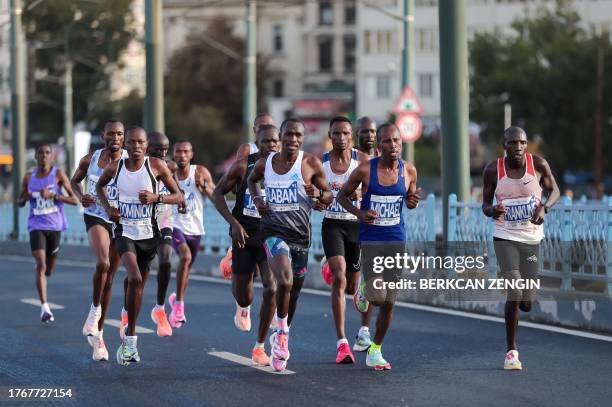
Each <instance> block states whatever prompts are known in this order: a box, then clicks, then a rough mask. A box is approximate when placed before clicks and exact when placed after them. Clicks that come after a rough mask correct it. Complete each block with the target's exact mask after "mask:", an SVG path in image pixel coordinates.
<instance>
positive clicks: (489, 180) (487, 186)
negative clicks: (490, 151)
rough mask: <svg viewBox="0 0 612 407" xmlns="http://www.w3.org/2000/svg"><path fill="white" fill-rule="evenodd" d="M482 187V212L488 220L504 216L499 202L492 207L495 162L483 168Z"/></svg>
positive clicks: (495, 174) (503, 210) (495, 175)
mask: <svg viewBox="0 0 612 407" xmlns="http://www.w3.org/2000/svg"><path fill="white" fill-rule="evenodd" d="M482 185H483V186H482V212H483V213H484V214H485V216H487V217H489V218H491V217H492V218H493V219H498V218H499V217H500V216H501V215H503V214H504V212H505V209H504V206H503V205H502V203H501V202H498V203H497V205H493V198H494V197H495V188H496V187H497V161H493V162H492V163H490V164H489V165H487V166H486V167H485V169H484V172H483V174H482Z"/></svg>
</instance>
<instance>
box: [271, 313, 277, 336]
mask: <svg viewBox="0 0 612 407" xmlns="http://www.w3.org/2000/svg"><path fill="white" fill-rule="evenodd" d="M277 329H278V325H277V323H276V309H275V310H274V316H273V317H272V321H270V330H271V331H276V330H277Z"/></svg>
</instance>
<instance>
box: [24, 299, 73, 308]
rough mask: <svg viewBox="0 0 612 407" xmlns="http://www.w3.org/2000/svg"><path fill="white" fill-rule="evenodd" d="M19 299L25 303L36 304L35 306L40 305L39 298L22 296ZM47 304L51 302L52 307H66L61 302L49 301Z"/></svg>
mask: <svg viewBox="0 0 612 407" xmlns="http://www.w3.org/2000/svg"><path fill="white" fill-rule="evenodd" d="M19 301H21V302H23V303H24V304H30V305H34V306H35V307H40V300H39V299H37V298H22V299H20V300H19ZM47 304H49V308H51V309H64V306H63V305H60V304H55V303H52V302H48V303H47Z"/></svg>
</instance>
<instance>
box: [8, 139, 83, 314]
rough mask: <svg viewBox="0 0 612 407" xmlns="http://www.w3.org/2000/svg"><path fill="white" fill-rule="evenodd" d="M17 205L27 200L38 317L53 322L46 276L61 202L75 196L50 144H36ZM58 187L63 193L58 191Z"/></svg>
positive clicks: (61, 226) (63, 224) (55, 248)
mask: <svg viewBox="0 0 612 407" xmlns="http://www.w3.org/2000/svg"><path fill="white" fill-rule="evenodd" d="M21 185H22V187H21V195H20V197H19V206H20V207H23V206H25V204H26V202H28V201H29V202H30V214H29V215H28V232H29V233H30V247H31V249H32V257H34V260H35V261H36V289H37V290H38V298H40V305H41V308H40V320H41V321H42V322H43V323H45V324H50V323H51V322H54V321H55V319H54V317H53V313H52V312H51V309H50V308H49V304H48V303H47V277H51V274H52V273H53V270H54V268H55V259H56V257H57V253H58V252H59V246H60V240H61V237H62V236H61V235H62V231H63V230H66V229H67V227H68V222H67V220H66V215H64V204H69V205H76V204H77V203H78V200H77V199H76V197H75V196H74V193H73V192H72V188H70V182H69V181H68V177H67V176H66V174H64V172H63V171H62V170H60V169H58V168H57V167H55V166H53V149H52V148H51V144H47V143H45V144H41V145H39V146H38V147H36V168H35V169H33V170H32V171H30V172H28V173H27V174H26V175H25V176H24V177H23V182H22V183H21ZM62 188H64V190H65V191H66V194H67V195H62Z"/></svg>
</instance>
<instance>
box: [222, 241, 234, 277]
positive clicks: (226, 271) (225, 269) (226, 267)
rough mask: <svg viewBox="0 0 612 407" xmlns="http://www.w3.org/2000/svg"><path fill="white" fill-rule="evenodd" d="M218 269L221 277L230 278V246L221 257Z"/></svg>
mask: <svg viewBox="0 0 612 407" xmlns="http://www.w3.org/2000/svg"><path fill="white" fill-rule="evenodd" d="M219 271H220V272H221V277H223V279H225V280H231V279H232V248H231V247H230V248H229V249H227V254H226V255H225V257H224V258H222V259H221V262H220V263H219Z"/></svg>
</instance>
